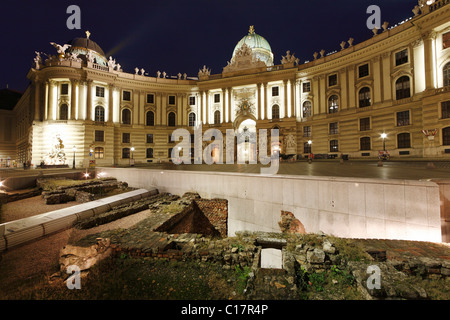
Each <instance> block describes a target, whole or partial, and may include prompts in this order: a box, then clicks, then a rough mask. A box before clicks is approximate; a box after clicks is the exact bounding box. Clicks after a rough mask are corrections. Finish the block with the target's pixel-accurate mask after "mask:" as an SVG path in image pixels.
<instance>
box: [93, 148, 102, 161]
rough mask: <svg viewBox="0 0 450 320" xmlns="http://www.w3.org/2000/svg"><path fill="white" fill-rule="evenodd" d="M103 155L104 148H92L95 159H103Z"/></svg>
mask: <svg viewBox="0 0 450 320" xmlns="http://www.w3.org/2000/svg"><path fill="white" fill-rule="evenodd" d="M103 157H104V150H103V148H102V147H95V149H94V158H95V159H103Z"/></svg>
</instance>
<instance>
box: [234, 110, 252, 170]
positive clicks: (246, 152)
mask: <svg viewBox="0 0 450 320" xmlns="http://www.w3.org/2000/svg"><path fill="white" fill-rule="evenodd" d="M235 146H236V150H235V151H236V152H235V154H236V156H237V160H243V161H245V162H247V161H248V162H256V161H257V134H256V121H255V120H253V119H246V120H244V121H242V122H241V123H240V125H239V127H238V128H237V129H236V143H235Z"/></svg>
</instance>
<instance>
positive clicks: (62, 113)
mask: <svg viewBox="0 0 450 320" xmlns="http://www.w3.org/2000/svg"><path fill="white" fill-rule="evenodd" d="M68 119H69V107H68V106H67V104H65V103H64V104H62V105H61V106H60V107H59V120H68Z"/></svg>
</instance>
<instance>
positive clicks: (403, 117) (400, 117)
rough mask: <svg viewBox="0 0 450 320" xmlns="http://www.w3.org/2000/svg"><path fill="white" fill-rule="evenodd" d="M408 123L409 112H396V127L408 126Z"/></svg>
mask: <svg viewBox="0 0 450 320" xmlns="http://www.w3.org/2000/svg"><path fill="white" fill-rule="evenodd" d="M408 125H410V122H409V110H407V111H401V112H397V126H398V127H401V126H408Z"/></svg>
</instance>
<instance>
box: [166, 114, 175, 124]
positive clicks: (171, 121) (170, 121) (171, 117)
mask: <svg viewBox="0 0 450 320" xmlns="http://www.w3.org/2000/svg"><path fill="white" fill-rule="evenodd" d="M168 125H169V127H175V113H174V112H169V116H168Z"/></svg>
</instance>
